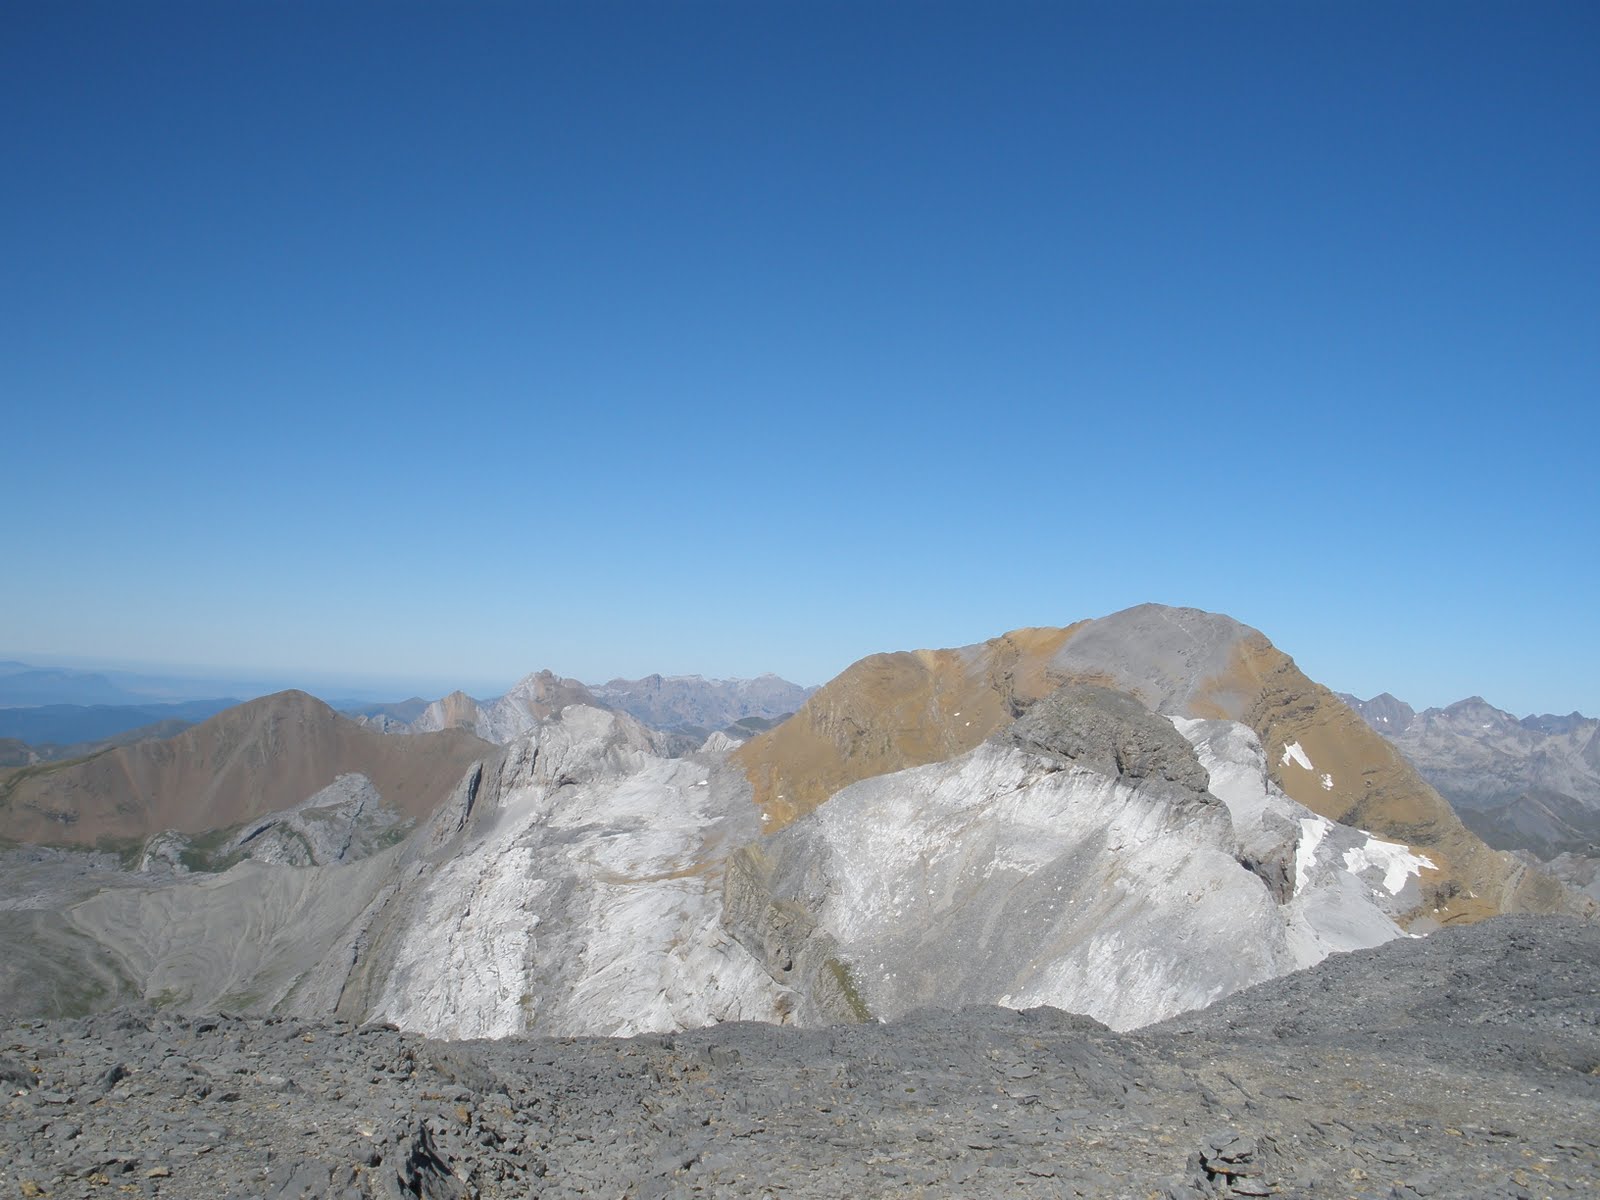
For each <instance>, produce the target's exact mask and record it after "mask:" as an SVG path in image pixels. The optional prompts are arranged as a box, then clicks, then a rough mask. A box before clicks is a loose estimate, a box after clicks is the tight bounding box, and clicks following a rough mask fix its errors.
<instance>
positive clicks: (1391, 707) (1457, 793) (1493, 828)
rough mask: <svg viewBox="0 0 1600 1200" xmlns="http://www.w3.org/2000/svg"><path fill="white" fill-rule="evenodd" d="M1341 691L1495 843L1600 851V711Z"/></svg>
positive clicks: (1553, 852) (1548, 854)
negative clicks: (1438, 704)
mask: <svg viewBox="0 0 1600 1200" xmlns="http://www.w3.org/2000/svg"><path fill="white" fill-rule="evenodd" d="M1340 698H1341V699H1342V700H1344V701H1345V703H1346V704H1348V705H1349V706H1350V707H1351V708H1353V709H1354V710H1355V711H1356V712H1357V713H1359V714H1360V715H1361V717H1362V719H1363V720H1365V721H1366V722H1367V724H1368V725H1370V726H1371V727H1372V728H1373V729H1375V730H1377V731H1378V732H1379V733H1381V734H1382V735H1383V736H1384V737H1385V738H1387V739H1388V740H1389V741H1390V742H1392V743H1393V744H1394V746H1395V747H1396V748H1397V749H1398V750H1399V751H1400V752H1401V753H1402V754H1404V755H1405V756H1406V759H1407V760H1408V761H1409V762H1410V763H1411V764H1412V765H1413V766H1415V767H1416V768H1417V770H1418V771H1419V772H1421V774H1422V776H1423V778H1425V779H1426V780H1427V781H1428V782H1429V783H1431V784H1432V785H1433V786H1434V787H1435V788H1437V789H1438V790H1439V792H1440V794H1441V795H1443V796H1444V797H1445V798H1446V799H1447V800H1449V801H1450V803H1451V804H1452V805H1453V806H1454V807H1455V809H1456V811H1457V812H1459V813H1460V814H1461V817H1462V819H1463V820H1464V821H1466V823H1467V824H1468V826H1470V827H1471V828H1472V829H1473V830H1474V831H1475V832H1477V833H1478V835H1479V836H1480V837H1482V838H1483V839H1484V840H1485V841H1486V842H1488V843H1489V844H1490V845H1491V846H1495V847H1498V848H1500V849H1505V850H1528V851H1531V852H1533V853H1534V854H1536V855H1538V856H1539V857H1540V858H1542V859H1553V858H1555V857H1557V856H1558V855H1561V854H1576V855H1582V856H1586V857H1596V856H1600V719H1596V718H1594V717H1586V716H1584V715H1583V714H1582V713H1576V712H1574V713H1569V714H1567V715H1566V716H1556V715H1553V714H1549V713H1546V714H1542V715H1538V716H1527V717H1522V718H1520V719H1519V718H1517V717H1516V716H1514V715H1513V714H1511V713H1509V712H1506V711H1504V710H1502V709H1498V708H1495V707H1494V706H1493V705H1491V704H1489V703H1488V702H1487V701H1485V700H1484V699H1483V698H1482V697H1480V696H1473V697H1471V698H1469V699H1466V700H1461V701H1458V702H1456V703H1455V704H1451V705H1449V706H1448V707H1445V708H1428V709H1423V710H1422V711H1420V712H1419V711H1417V710H1416V709H1414V708H1412V706H1411V705H1409V704H1407V703H1406V702H1405V701H1403V700H1399V699H1396V698H1395V697H1394V696H1391V695H1389V694H1388V693H1387V692H1385V693H1383V694H1382V695H1379V696H1375V697H1373V698H1372V699H1371V700H1360V699H1358V698H1357V697H1355V696H1350V695H1341V697H1340Z"/></svg>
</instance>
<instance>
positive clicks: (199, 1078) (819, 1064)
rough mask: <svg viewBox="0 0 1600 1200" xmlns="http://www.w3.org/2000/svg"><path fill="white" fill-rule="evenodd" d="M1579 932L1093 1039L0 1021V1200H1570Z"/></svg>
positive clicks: (1243, 996)
mask: <svg viewBox="0 0 1600 1200" xmlns="http://www.w3.org/2000/svg"><path fill="white" fill-rule="evenodd" d="M1597 1064H1600V929H1597V928H1596V927H1595V926H1593V925H1589V924H1582V923H1579V922H1575V921H1569V920H1562V919H1558V918H1500V919H1497V920H1493V921H1490V922H1486V923H1484V924H1482V925H1478V926H1475V927H1472V928H1469V929H1458V930H1446V931H1444V932H1442V933H1440V934H1437V935H1435V936H1434V937H1432V938H1429V939H1426V940H1410V939H1406V940H1400V941H1396V942H1391V943H1389V944H1387V945H1385V946H1382V947H1379V948H1377V949H1375V950H1370V951H1360V952H1357V953H1355V954H1351V955H1340V956H1335V957H1334V958H1332V959H1330V960H1328V961H1327V962H1325V963H1323V964H1322V965H1321V966H1319V967H1316V968H1313V969H1312V970H1309V971H1306V972H1302V973H1300V974H1297V975H1294V976H1290V977H1287V978H1285V979H1281V980H1277V981H1274V982H1272V983H1268V984H1264V985H1262V986H1260V987H1257V988H1253V989H1251V990H1249V991H1247V992H1243V993H1240V994H1239V995H1237V996H1235V997H1233V998H1231V999H1230V1000H1227V1001H1224V1002H1223V1003H1221V1004H1219V1005H1217V1006H1215V1007H1213V1008H1211V1009H1209V1010H1206V1011H1205V1012H1202V1013H1191V1014H1187V1015H1185V1016H1184V1017H1181V1018H1178V1019H1175V1020H1173V1021H1170V1022H1168V1023H1166V1024H1164V1025H1160V1026H1154V1027H1151V1028H1149V1029H1146V1030H1143V1031H1140V1032H1138V1033H1134V1034H1126V1035H1117V1034H1114V1033H1112V1032H1110V1031H1109V1030H1107V1029H1105V1028H1104V1027H1103V1026H1099V1025H1097V1024H1095V1023H1093V1022H1091V1021H1088V1020H1087V1019H1085V1018H1081V1017H1073V1016H1070V1015H1068V1014H1065V1013H1061V1012H1059V1011H1057V1010H1053V1009H1037V1010H1032V1011H1029V1012H1022V1013H1017V1012H1012V1011H1009V1010H1006V1009H996V1008H970V1009H964V1010H961V1011H959V1012H951V1013H919V1014H914V1015H913V1016H911V1017H909V1018H907V1019H906V1020H904V1021H900V1022H896V1023H892V1024H886V1025H866V1026H837V1027H833V1028H828V1029H817V1030H809V1031H796V1030H791V1029H780V1028H778V1027H774V1026H766V1025H757V1024H749V1023H741V1024H731V1025H724V1026H721V1027H717V1028H714V1029H707V1030H700V1031H697V1032H694V1033H687V1034H678V1035H670V1036H662V1035H650V1036H643V1037H639V1038H633V1039H599V1038H595V1039H507V1040H503V1041H495V1042H460V1043H444V1042H434V1041H428V1040H426V1039H422V1038H418V1037H415V1036H411V1035H405V1034H400V1033H398V1032H396V1031H394V1030H392V1029H387V1028H373V1027H360V1028H358V1027H354V1026H351V1025H347V1024H338V1023H323V1022H314V1021H298V1020H293V1019H287V1020H243V1019H238V1018H230V1017H227V1016H209V1017H195V1018H188V1017H183V1016H180V1015H177V1014H173V1013H164V1012H153V1011H150V1010H129V1009H124V1010H119V1011H117V1012H113V1013H104V1014H99V1015H97V1016H93V1017H89V1018H85V1019H82V1020H78V1021H67V1022H33V1023H24V1024H19V1025H14V1026H12V1027H9V1028H5V1029H0V1081H3V1082H4V1088H5V1094H6V1098H5V1100H4V1101H3V1106H0V1113H3V1117H0V1195H19V1194H20V1195H23V1196H38V1195H50V1196H106V1195H114V1194H123V1195H139V1194H147V1195H160V1196H186V1197H216V1196H240V1197H243V1196H268V1197H285V1198H287V1197H305V1196H350V1197H357V1196H362V1197H380V1196H382V1197H387V1196H402V1195H410V1196H435V1197H436V1196H464V1195H469V1194H473V1193H476V1194H479V1195H481V1196H485V1197H497V1196H533V1195H537V1196H541V1197H564V1196H580V1195H586V1196H608V1197H616V1196H630V1197H661V1196H692V1195H716V1196H745V1195H748V1196H768V1195H771V1196H790V1197H793V1196H801V1197H810V1196H814V1197H837V1196H880V1195H904V1196H919V1195H921V1196H1040V1197H1045V1196H1175V1197H1185V1196H1201V1195H1294V1196H1357V1197H1412V1196H1429V1195H1432V1196H1441V1197H1443V1196H1451V1197H1457V1196H1473V1197H1479V1196H1482V1197H1501V1196H1504V1197H1518V1196H1526V1197H1537V1196H1562V1195H1583V1194H1593V1192H1594V1190H1595V1189H1596V1188H1597V1187H1600V1076H1597V1075H1596V1066H1597Z"/></svg>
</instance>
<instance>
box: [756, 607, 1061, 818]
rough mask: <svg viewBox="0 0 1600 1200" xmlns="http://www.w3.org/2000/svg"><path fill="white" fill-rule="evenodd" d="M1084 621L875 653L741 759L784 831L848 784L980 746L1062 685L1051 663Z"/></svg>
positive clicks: (758, 795)
mask: <svg viewBox="0 0 1600 1200" xmlns="http://www.w3.org/2000/svg"><path fill="white" fill-rule="evenodd" d="M1076 628H1077V626H1073V627H1071V628H1068V629H1018V630H1015V631H1013V632H1011V633H1008V634H1005V635H1004V636H1002V637H997V638H993V639H991V640H990V641H987V642H984V643H982V644H981V645H977V646H966V647H963V648H961V649H959V650H915V651H902V652H899V653H895V654H874V655H872V656H871V657H869V658H864V659H862V660H861V661H860V662H858V663H856V664H855V665H853V666H851V667H847V668H846V669H845V671H844V673H843V674H841V675H840V676H838V678H836V679H834V680H833V681H832V682H831V683H828V684H825V685H824V686H823V687H821V688H819V689H818V690H817V691H816V692H814V693H813V694H812V696H811V698H810V699H809V700H807V701H806V702H805V704H804V705H803V706H802V707H801V709H800V711H799V712H797V713H796V714H795V715H794V716H792V717H790V718H789V720H787V721H785V722H784V723H783V724H782V725H779V726H778V727H777V728H776V729H772V730H769V731H768V732H766V733H764V734H762V735H760V736H759V737H757V738H754V739H752V740H751V741H749V742H747V743H745V744H744V745H743V746H741V747H740V748H739V749H738V750H736V751H735V752H734V759H735V761H736V762H738V763H739V764H740V765H741V766H742V767H743V768H744V771H745V774H746V775H747V776H748V777H749V779H750V782H751V784H752V785H753V786H754V788H755V801H756V803H757V804H758V805H760V807H761V810H762V812H763V813H764V814H766V819H767V824H766V825H765V826H764V828H765V829H766V830H767V831H768V832H776V831H777V830H779V829H781V828H783V827H784V826H785V825H787V824H789V823H790V822H791V821H793V820H794V819H795V818H797V817H800V816H803V815H804V814H806V813H808V812H810V811H811V810H812V809H814V808H816V807H817V805H819V804H821V803H822V802H823V801H824V800H826V799H828V797H830V796H832V795H833V794H834V793H835V792H837V791H838V790H839V789H840V788H843V787H845V786H847V785H848V784H852V783H855V782H856V781H857V780H860V779H870V778H871V777H872V776H874V775H883V774H886V773H888V772H890V771H898V770H901V769H903V768H905V767H916V766H921V765H923V764H924V763H931V762H942V761H943V760H945V759H947V758H953V757H955V756H956V755H958V754H964V753H965V752H966V751H968V750H971V749H972V748H973V747H974V746H976V745H978V743H980V742H982V741H983V740H984V738H986V737H988V736H989V735H990V734H992V733H994V732H995V731H996V730H999V729H1001V728H1004V727H1005V726H1006V725H1009V724H1010V723H1011V722H1012V721H1013V720H1014V719H1015V718H1016V717H1017V716H1018V714H1020V713H1021V712H1022V710H1023V709H1024V708H1026V707H1027V706H1028V705H1029V704H1032V703H1033V702H1034V701H1035V700H1040V699H1043V698H1044V697H1045V696H1047V695H1049V694H1050V692H1052V691H1054V690H1055V688H1056V686H1057V684H1058V683H1059V682H1060V681H1059V680H1058V679H1055V678H1053V677H1051V676H1050V675H1049V673H1048V670H1047V665H1048V663H1049V661H1050V658H1051V656H1052V655H1053V654H1054V653H1055V652H1056V651H1057V650H1059V649H1060V648H1061V646H1062V644H1063V643H1064V642H1065V641H1066V640H1067V638H1069V637H1070V636H1071V635H1072V633H1073V631H1074V630H1075V629H1076Z"/></svg>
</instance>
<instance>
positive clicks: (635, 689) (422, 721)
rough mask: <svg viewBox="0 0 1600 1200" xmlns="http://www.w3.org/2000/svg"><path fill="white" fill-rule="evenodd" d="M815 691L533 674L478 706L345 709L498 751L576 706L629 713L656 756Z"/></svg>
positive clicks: (468, 700) (765, 721)
mask: <svg viewBox="0 0 1600 1200" xmlns="http://www.w3.org/2000/svg"><path fill="white" fill-rule="evenodd" d="M814 691H816V688H810V687H802V686H801V685H799V684H796V683H790V682H789V681H788V680H786V679H780V678H778V676H776V675H761V676H759V677H757V678H755V679H704V678H702V677H701V676H699V675H669V676H663V675H647V676H645V677H644V678H643V679H613V680H611V681H610V682H609V683H603V684H597V685H590V684H585V683H580V682H579V681H578V680H576V679H566V678H563V677H561V676H559V675H556V674H554V673H553V672H551V671H535V672H533V673H532V674H530V675H526V676H524V677H523V678H522V679H520V680H518V681H517V683H516V685H515V686H514V687H512V688H511V689H510V690H509V691H508V692H506V693H505V695H503V696H498V697H496V698H495V699H493V700H475V699H473V698H472V697H471V696H469V695H467V694H466V693H465V692H452V693H450V695H448V696H445V697H443V698H441V699H439V700H435V701H433V702H432V703H431V704H427V705H425V706H423V707H422V708H421V711H417V709H416V706H417V705H420V704H422V702H421V701H420V700H407V701H403V702H401V703H399V704H391V705H361V706H355V707H352V708H348V709H345V710H344V711H345V712H346V713H348V714H349V715H351V716H355V717H357V718H359V719H360V720H362V721H363V722H364V723H366V724H369V725H371V726H373V727H374V728H377V729H380V730H382V731H383V732H385V733H427V732H431V731H434V730H439V729H468V730H471V731H472V732H473V733H475V734H477V735H478V736H479V737H481V738H483V739H484V740H486V741H490V742H494V743H496V744H499V745H504V744H505V743H507V742H509V741H512V740H513V739H514V738H517V737H520V736H521V735H522V734H524V733H527V732H528V731H529V730H530V729H533V728H535V727H537V726H538V725H539V724H540V723H541V722H544V721H547V720H549V719H550V718H551V717H553V716H556V715H557V714H558V713H560V712H561V711H562V709H564V708H567V707H568V706H570V705H574V704H584V705H589V706H592V707H595V708H604V709H611V710H613V711H616V712H623V713H627V714H628V715H629V716H631V717H633V718H634V719H635V720H637V721H638V722H640V724H642V725H645V726H648V727H649V728H650V729H652V730H655V731H656V732H657V733H659V734H661V735H662V739H661V740H660V741H659V743H658V745H659V747H660V748H661V749H663V750H665V751H667V752H670V753H678V752H682V751H684V750H689V749H693V748H694V747H695V746H698V745H699V744H700V743H701V742H703V741H704V740H705V739H706V738H707V737H708V736H710V735H711V734H712V733H715V732H717V731H719V730H721V731H723V732H726V733H728V734H729V735H730V736H734V737H740V738H743V737H749V736H751V735H752V734H754V733H758V732H761V731H762V730H763V729H765V728H767V727H768V726H769V725H770V724H771V723H772V722H775V721H778V720H780V719H782V718H784V717H787V716H789V715H790V714H791V713H793V712H795V711H796V710H797V709H798V708H800V706H801V705H802V704H804V703H805V701H806V698H807V697H809V696H810V695H811V693H812V692H814Z"/></svg>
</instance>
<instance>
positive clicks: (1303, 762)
mask: <svg viewBox="0 0 1600 1200" xmlns="http://www.w3.org/2000/svg"><path fill="white" fill-rule="evenodd" d="M1291 762H1293V763H1297V764H1299V765H1300V766H1302V767H1304V768H1305V769H1306V770H1308V771H1310V770H1313V769H1314V768H1313V767H1312V766H1311V760H1310V759H1309V758H1307V757H1306V752H1305V751H1304V750H1302V749H1301V748H1300V743H1299V742H1288V743H1286V744H1285V745H1284V747H1283V757H1282V758H1281V759H1279V760H1278V765H1279V766H1283V767H1287V766H1288V765H1289V764H1290V763H1291Z"/></svg>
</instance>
